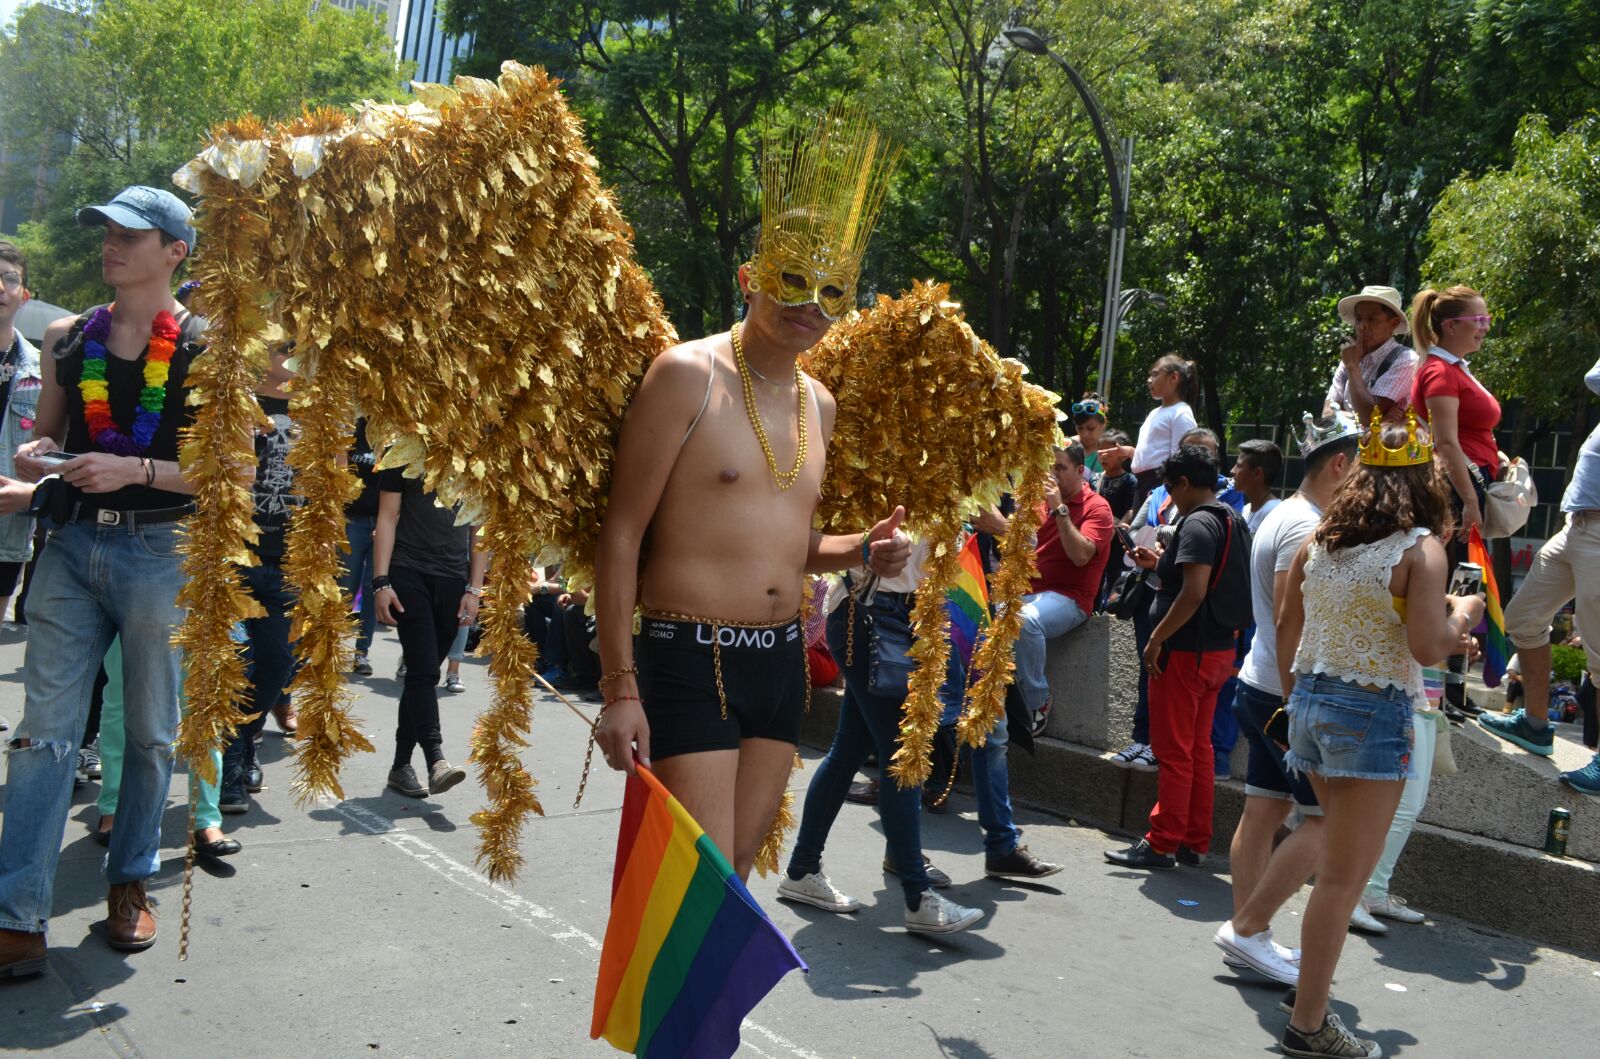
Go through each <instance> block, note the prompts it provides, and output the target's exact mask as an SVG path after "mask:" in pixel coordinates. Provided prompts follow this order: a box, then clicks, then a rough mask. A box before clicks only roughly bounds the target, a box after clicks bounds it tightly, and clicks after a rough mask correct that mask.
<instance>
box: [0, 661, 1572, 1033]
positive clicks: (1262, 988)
mask: <svg viewBox="0 0 1600 1059" xmlns="http://www.w3.org/2000/svg"><path fill="white" fill-rule="evenodd" d="M22 652H23V646H22V642H21V641H20V640H18V639H17V638H16V636H15V635H12V634H8V635H7V636H6V637H5V638H4V641H3V642H0V716H4V717H6V718H7V719H8V720H9V721H10V722H11V723H12V724H13V725H15V724H16V722H17V720H18V718H19V716H20V714H21V701H22V690H21V683H20V674H19V672H18V670H19V669H20V666H21V661H22ZM398 657H399V648H398V644H397V641H396V640H395V639H394V637H393V635H392V634H390V633H384V634H382V635H380V638H379V642H378V645H377V647H376V649H375V651H374V657H373V661H374V664H375V666H376V667H377V670H378V676H376V677H374V678H371V679H368V680H365V681H362V682H361V683H360V697H361V698H360V701H361V708H360V713H361V714H362V716H363V717H364V718H365V720H366V723H367V730H368V733H369V735H371V736H372V738H373V741H374V743H376V744H377V745H378V747H379V751H378V753H376V754H369V755H365V756H363V757H362V758H360V759H358V760H356V761H354V762H351V763H350V764H349V765H348V766H347V768H346V771H345V785H346V792H347V794H348V795H349V798H348V800H346V801H344V802H339V803H335V802H333V801H327V802H324V803H323V804H320V805H317V806H315V807H312V808H311V809H310V810H309V811H302V810H299V809H296V808H295V807H294V805H293V803H292V801H291V799H290V796H289V791H288V780H289V777H290V770H289V767H288V764H287V762H286V760H285V755H286V753H287V749H288V744H287V743H286V741H285V740H283V739H282V738H280V737H279V736H277V735H276V734H269V735H268V736H267V739H266V741H265V743H264V744H263V751H264V753H263V758H264V762H265V767H266V770H267V782H268V785H269V787H268V790H266V791H265V792H264V793H263V794H261V795H260V796H259V801H258V804H257V807H256V808H255V809H254V810H253V811H252V812H251V813H250V814H249V815H248V816H244V817H230V818H227V820H226V823H225V827H226V829H227V830H228V831H229V832H230V834H232V835H233V836H234V837H236V838H238V839H239V840H240V841H241V842H243V843H244V851H243V852H242V853H241V854H239V855H238V856H236V857H234V858H232V859H231V860H229V861H227V862H226V864H225V866H224V867H223V868H221V869H220V870H213V871H211V872H208V873H204V874H201V873H197V876H196V882H195V889H194V929H193V934H192V936H191V939H190V958H189V960H188V961H187V962H185V963H180V962H178V959H177V951H178V922H179V912H180V908H181V903H182V902H181V893H182V889H181V884H182V866H183V861H182V856H181V851H180V850H181V841H182V838H183V834H184V827H185V823H186V821H185V811H184V809H183V807H182V802H181V794H182V791H183V783H184V781H183V779H182V777H177V778H175V781H174V785H173V790H174V798H173V800H172V802H171V809H170V811H169V813H168V815H167V829H166V831H165V834H164V837H165V840H166V844H167V846H168V847H169V850H170V855H169V857H168V859H167V862H166V864H165V865H164V867H163V871H162V873H161V875H160V876H159V877H158V878H157V879H156V880H155V884H154V887H153V892H154V893H155V894H156V895H157V896H158V898H159V899H160V901H161V920H160V923H161V937H160V940H159V941H158V942H157V944H156V946H155V947H154V948H153V949H151V950H150V951H148V952H146V953H142V954H139V955H135V956H131V957H123V956H121V955H118V954H115V953H112V952H111V951H110V950H109V949H108V948H107V947H106V946H105V944H104V942H103V941H102V940H101V936H100V935H101V928H100V926H99V920H100V919H101V917H102V916H103V914H104V892H105V891H104V886H103V883H102V882H101V880H100V876H99V873H98V865H99V861H100V856H101V852H102V851H101V849H100V847H98V846H96V845H95V844H94V843H93V841H92V840H91V838H90V837H89V834H88V829H89V827H90V826H92V824H93V822H94V820H95V818H96V813H95V810H94V808H93V804H92V802H93V797H94V795H95V792H96V788H94V787H93V786H90V787H89V788H87V789H85V790H82V791H80V792H78V794H77V796H76V797H75V799H74V804H73V810H72V814H71V819H70V821H69V823H68V827H67V833H66V836H65V839H64V845H63V850H64V852H63V854H62V859H61V869H60V874H59V876H58V878H57V884H56V918H55V919H54V921H53V923H52V932H51V952H50V968H49V972H48V973H47V974H46V975H45V976H44V977H43V978H35V979H32V980H28V981H24V982H20V983H9V984H0V1048H4V1049H6V1050H8V1051H46V1050H49V1051H51V1052H53V1053H54V1054H59V1055H62V1056H85V1057H100V1056H106V1055H113V1056H150V1057H160V1059H167V1057H187V1056H195V1057H213V1056H229V1057H235V1056H237V1057H254V1056H267V1057H272V1056H297V1057H298V1056H363V1055H367V1056H370V1055H379V1056H391V1057H400V1056H426V1057H438V1056H478V1055H495V1054H504V1055H517V1056H529V1057H557V1059H567V1057H583V1056H596V1057H598V1056H605V1055H610V1054H614V1053H612V1052H611V1050H610V1049H609V1048H608V1047H607V1046H606V1045H604V1044H599V1043H593V1042H590V1041H589V1040H588V1025H589V1009H590V1000H591V993H592V989H593V984H594V973H595V969H596V965H597V961H598V958H599V939H600V938H601V936H602V935H603V933H604V931H605V916H606V895H607V893H608V886H609V877H610V870H611V859H612V855H613V851H614V841H615V832H616V816H617V808H618V806H619V805H620V802H621V794H622V785H621V782H620V780H619V779H618V778H616V777H615V776H613V775H612V774H610V773H597V774H596V776H595V779H594V781H593V782H591V784H590V786H589V791H588V794H587V796H586V799H585V803H584V806H583V808H582V809H581V810H579V811H576V812H574V811H573V810H572V796H573V792H574V791H575V789H576V786H577V781H578V774H579V770H580V767H581V762H582V757H583V740H584V734H585V733H584V729H583V727H582V725H581V724H580V722H579V721H578V719H577V718H575V717H574V716H573V715H572V714H571V713H569V712H568V711H567V710H566V708H565V707H563V706H561V705H560V704H558V703H556V702H554V701H553V700H548V699H543V698H541V700H540V705H539V710H538V715H537V717H536V719H535V726H534V746H533V747H532V749H531V750H530V751H529V753H528V763H529V765H530V766H531V767H532V769H533V771H534V774H535V775H536V776H537V777H538V778H539V779H540V780H541V781H542V787H541V793H542V796H543V799H544V803H545V809H546V811H547V812H548V813H549V815H548V816H547V817H545V818H544V819H542V820H538V821H536V822H535V823H534V824H532V825H531V826H530V827H529V828H528V830H527V833H526V835H525V836H524V849H525V850H526V852H527V854H528V865H527V868H526V870H525V872H524V873H523V876H522V878H521V879H519V880H518V881H517V882H516V883H514V884H512V885H508V886H493V885H491V884H489V883H488V882H487V881H486V880H485V879H484V878H483V876H482V875H480V874H479V873H478V872H477V871H475V870H474V867H473V858H474V852H475V846H476V833H475V831H474V830H473V828H472V826H471V824H470V823H469V822H468V815H469V814H470V813H471V812H472V811H473V810H475V809H476V808H478V806H479V805H480V804H481V803H480V801H479V792H478V791H477V790H476V787H475V784H474V782H473V781H469V782H468V783H467V784H464V785H462V786H461V787H458V788H456V789H455V790H453V791H451V792H449V793H448V794H446V795H444V796H442V797H440V798H438V799H429V800H424V801H411V800H409V799H405V798H402V797H399V796H398V795H395V794H393V793H392V792H385V791H384V789H383V780H384V775H385V772H386V770H387V767H388V761H389V759H388V753H389V750H390V748H391V746H392V742H391V740H392V723H393V716H394V702H395V696H396V694H397V685H396V684H395V682H394V681H393V679H392V677H393V673H394V669H395V665H396V663H397V661H398ZM484 667H485V663H484V662H483V661H481V660H476V659H474V660H471V661H469V662H468V664H467V667H466V670H465V677H466V680H467V685H468V691H467V693H466V694H463V695H456V696H447V697H445V698H444V701H443V709H444V717H445V736H446V743H445V745H446V751H447V753H448V754H450V755H451V756H452V758H453V759H455V760H460V759H462V758H464V757H465V747H466V738H467V734H468V732H469V730H470V726H471V723H472V719H473V716H474V715H475V714H476V712H477V711H478V710H479V709H481V708H482V707H483V705H484V704H485V703H486V701H487V679H486V678H487V674H486V670H485V668H484ZM590 709H592V707H590ZM268 727H269V729H271V728H273V727H274V726H272V725H271V724H270V723H269V726H268ZM806 756H807V758H808V763H812V764H814V763H815V760H816V758H817V755H816V754H815V753H814V752H808V754H807V755H806ZM419 760H420V755H419ZM804 777H805V774H802V782H804ZM952 802H953V805H954V806H955V810H956V811H955V812H952V813H951V814H949V815H947V816H942V817H926V818H925V820H926V825H925V831H924V835H925V840H926V847H927V850H928V852H929V854H930V855H931V856H932V857H933V859H934V861H935V863H937V864H938V865H939V866H940V867H942V868H944V869H945V870H947V871H948V872H949V873H950V875H951V876H952V877H954V878H955V879H956V880H957V882H956V886H955V887H954V889H953V890H952V891H951V892H950V893H951V896H952V897H953V898H954V899H955V900H957V901H959V902H961V903H964V904H968V905H973V906H976V907H979V908H982V909H983V910H984V911H985V913H986V915H985V919H984V921H983V922H982V924H981V925H980V927H979V928H978V929H977V930H975V931H973V932H970V933H968V934H963V935H959V936H956V937H954V938H952V939H949V940H947V941H944V942H932V941H928V940H925V939H921V938H916V937H913V936H909V935H907V934H906V933H905V932H904V931H903V930H902V928H901V913H902V909H903V904H902V902H901V901H900V898H899V887H898V885H896V884H894V880H893V879H891V878H889V877H886V876H884V875H882V874H881V873H880V871H879V862H880V859H881V857H882V839H881V836H880V834H879V832H878V825H877V821H876V816H875V814H874V813H873V812H872V811H871V810H869V809H864V808H862V807H859V806H846V808H845V811H844V813H843V814H842V816H841V817H840V820H839V823H838V825H837V828H836V830H835V833H834V836H833V837H834V841H833V843H832V845H831V846H830V848H829V854H828V858H827V869H828V871H829V874H830V875H831V876H832V878H833V879H834V881H835V882H836V883H837V884H838V885H839V886H840V887H842V888H843V889H845V890H846V891H848V892H850V893H853V894H855V895H856V896H858V897H860V898H862V899H863V901H864V903H865V907H864V908H863V910H862V911H861V912H860V914H858V915H856V916H853V917H835V916H830V915H827V914H825V913H821V912H815V911H812V910H810V909H796V908H795V907H793V906H789V905H785V904H782V903H780V902H778V901H776V900H774V896H773V895H774V892H775V882H774V881H773V880H761V879H756V880H755V881H754V882H753V885H752V890H753V892H754V893H755V895H756V897H757V899H758V900H760V901H761V902H762V903H763V905H764V906H765V907H766V908H767V909H768V911H769V912H770V913H771V915H772V916H773V918H774V920H775V921H776V922H777V924H778V925H779V927H781V928H782V929H783V930H784V931H785V932H787V933H788V934H789V935H790V936H791V937H792V938H793V939H794V941H795V944H796V946H797V947H798V948H799V950H800V952H801V954H802V955H803V956H804V957H805V959H806V960H807V961H808V962H809V963H810V965H811V972H810V974H809V975H805V976H801V975H791V976H790V977H788V978H786V979H785V980H784V981H783V982H781V983H780V984H779V986H778V988H777V989H776V990H775V991H774V992H773V994H772V995H771V996H770V997H769V998H768V999H767V1001H766V1002H765V1003H764V1004H762V1005H761V1006H760V1007H759V1008H758V1009H757V1010H756V1011H755V1012H754V1016H753V1020H754V1021H753V1022H752V1023H747V1024H746V1027H745V1033H744V1038H745V1041H746V1046H745V1048H744V1050H743V1051H742V1052H741V1053H740V1054H741V1055H748V1056H765V1057H772V1059H780V1057H781V1059H821V1057H827V1059H834V1057H846V1056H862V1057H890V1056H893V1057H921V1056H930V1057H932V1056H948V1057H953V1059H981V1057H988V1056H993V1057H1004V1059H1013V1057H1035V1056H1038V1057H1046V1056H1048V1057H1060V1056H1091V1055H1092V1056H1162V1057H1167V1056H1183V1057H1185V1059H1198V1057H1212V1056H1217V1057H1222V1056H1241V1055H1242V1056H1250V1055H1257V1054H1276V1049H1275V1041H1276V1035H1277V1034H1278V1032H1279V1031H1280V1030H1281V1028H1282V1026H1283V1024H1284V1021H1285V1019H1286V1016H1284V1015H1282V1014H1280V1013H1279V1012H1278V1010H1277V1003H1278V1000H1279V997H1280V995H1281V991H1280V990H1279V989H1277V988H1275V987H1269V986H1266V985H1263V984H1259V983H1253V982H1248V981H1244V980H1242V979H1240V978H1238V977H1236V976H1235V975H1234V974H1233V973H1231V972H1229V971H1228V970H1227V969H1226V968H1224V967H1223V966H1222V963H1221V960H1220V958H1219V955H1220V954H1219V951H1218V950H1217V949H1216V948H1215V947H1214V946H1213V945H1212V944H1211V940H1210V939H1211V933H1212V931H1213V930H1214V929H1215V926H1216V924H1217V923H1218V922H1220V921H1221V920H1222V919H1223V918H1225V917H1226V915H1227V914H1228V909H1229V907H1230V906H1229V891H1228V883H1227V879H1226V877H1225V876H1222V875H1218V874H1215V873H1214V872H1212V871H1207V870H1180V871H1178V872H1174V873H1169V874H1161V875H1156V876H1150V877H1147V876H1145V875H1143V874H1137V873H1131V872H1125V871H1121V870H1117V869H1114V868H1112V867H1111V866H1110V865H1108V864H1106V863H1105V862H1104V861H1103V860H1102V859H1101V856H1100V853H1101V850H1102V849H1104V848H1107V847H1108V846H1109V845H1110V844H1111V842H1112V841H1115V840H1114V839H1112V838H1108V836H1106V835H1104V834H1102V833H1101V832H1098V831H1095V830H1092V829H1088V828H1083V827H1078V826H1074V825H1073V824H1071V823H1070V822H1069V821H1064V820H1059V819H1055V818H1050V817H1046V816H1042V815H1038V814H1027V813H1024V814H1023V818H1022V822H1023V825H1024V826H1025V827H1026V829H1027V832H1028V834H1027V839H1026V841H1027V842H1028V843H1029V844H1030V845H1031V846H1032V848H1033V849H1034V850H1035V851H1036V852H1037V853H1039V854H1041V855H1042V856H1044V857H1046V858H1047V859H1051V860H1057V861H1062V862H1065V863H1066V864H1067V869H1066V871H1064V872H1062V873H1061V874H1060V875H1057V876H1055V877H1054V878H1053V879H1051V880H1049V882H1050V883H1051V885H1032V886H1030V885H1019V884H1009V885H1001V884H998V883H995V882H991V881H986V880H985V879H984V878H983V858H982V847H981V842H980V833H979V831H978V828H977V824H976V822H975V820H974V813H973V803H972V801H971V799H970V798H967V797H962V796H960V795H959V794H958V795H956V796H955V797H954V798H953V799H952ZM8 823H9V821H8ZM1459 885H1461V886H1465V887H1471V886H1472V885H1473V882H1472V880H1471V879H1461V880H1460V881H1459ZM1417 903H1418V904H1422V905H1424V906H1425V902H1421V901H1418V902H1417ZM1302 907H1303V895H1302V900H1299V901H1297V902H1296V903H1294V904H1292V905H1291V906H1290V909H1291V912H1293V911H1298V910H1299V909H1301V908H1302ZM1573 911H1574V914H1593V912H1594V910H1592V909H1591V910H1587V912H1585V911H1584V910H1579V909H1574V910H1573ZM1297 923H1298V919H1297V918H1296V916H1295V915H1293V914H1290V913H1285V914H1284V915H1282V916H1281V917H1280V923H1279V926H1278V934H1279V940H1281V941H1283V942H1285V943H1287V944H1293V943H1294V940H1295V935H1296V934H1297ZM1335 988H1336V995H1337V996H1338V997H1339V998H1340V1003H1339V1004H1338V1010H1339V1011H1340V1012H1341V1013H1342V1014H1343V1015H1344V1017H1345V1020H1346V1022H1347V1023H1358V1024H1359V1025H1360V1027H1361V1028H1362V1030H1364V1031H1366V1032H1367V1033H1369V1034H1370V1035H1373V1036H1376V1037H1377V1038H1378V1039H1379V1040H1380V1041H1381V1042H1382V1044H1383V1046H1384V1048H1385V1050H1386V1052H1387V1054H1389V1055H1400V1056H1427V1057H1435V1056H1438V1057H1450V1059H1460V1057H1487V1056H1507V1055H1510V1056H1522V1055H1529V1056H1535V1055H1537V1056H1545V1055H1549V1056H1554V1055H1566V1054H1572V1055H1582V1054H1592V1049H1593V1047H1594V1041H1595V1040H1596V1039H1597V1038H1600V963H1596V962H1593V961H1589V960H1585V959H1581V958H1578V957H1576V956H1573V955H1571V954H1568V953H1564V952H1560V951H1554V950H1551V949H1548V948H1543V947H1540V946H1537V945H1534V944H1532V943H1529V942H1526V941H1523V940H1520V939H1518V938H1514V937H1504V936H1497V935H1492V934H1486V933H1483V932H1480V931H1476V930H1471V929H1467V928H1465V927H1463V926H1460V925H1457V924H1454V923H1434V924H1430V925H1428V926H1425V927H1403V926H1401V927H1396V928H1395V930H1394V932H1393V933H1392V934H1391V935H1390V936H1389V937H1388V938H1384V939H1378V940H1368V939H1364V938H1358V937H1351V939H1350V941H1349V944H1348V945H1347V947H1346V949H1345V958H1344V962H1343V964H1342V966H1341V968H1340V975H1339V981H1338V983H1337V985H1336V987H1335Z"/></svg>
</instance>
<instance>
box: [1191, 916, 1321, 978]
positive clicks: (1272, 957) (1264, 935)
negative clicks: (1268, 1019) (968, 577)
mask: <svg viewBox="0 0 1600 1059" xmlns="http://www.w3.org/2000/svg"><path fill="white" fill-rule="evenodd" d="M1211 940H1212V941H1214V942H1216V943H1217V946H1218V947H1219V948H1221V949H1222V951H1223V952H1226V953H1227V954H1228V955H1230V956H1232V957H1234V958H1235V959H1237V960H1240V961H1241V962H1243V963H1244V964H1245V966H1247V967H1249V968H1250V969H1251V970H1252V971H1255V972H1256V973H1257V974H1263V975H1266V976H1267V977H1268V978H1270V979H1272V980H1273V981H1274V982H1282V983H1283V984H1284V985H1299V984H1300V968H1299V967H1297V966H1296V965H1294V964H1292V963H1290V962H1289V961H1288V960H1286V959H1284V958H1283V957H1282V956H1280V955H1278V949H1277V947H1275V946H1274V945H1273V942H1272V933H1271V931H1267V930H1263V931H1262V932H1261V933H1259V934H1252V935H1250V936H1249V937H1244V936H1242V935H1240V934H1238V933H1237V932H1236V931H1235V930H1234V929H1233V922H1232V921H1231V920H1230V921H1229V922H1227V923H1224V924H1222V926H1220V927H1218V928H1217V933H1216V934H1215V935H1214V936H1213V937H1212V939H1211Z"/></svg>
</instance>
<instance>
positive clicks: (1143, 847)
mask: <svg viewBox="0 0 1600 1059" xmlns="http://www.w3.org/2000/svg"><path fill="white" fill-rule="evenodd" d="M1106 860H1108V861H1110V862H1111V863H1112V864H1120V865H1122V866H1123V867H1124V868H1147V869H1150V870H1152V871H1172V870H1173V869H1175V868H1176V867H1177V866H1178V862H1177V860H1176V859H1175V858H1174V857H1173V856H1172V854H1170V853H1157V852H1156V851H1155V849H1154V848H1152V847H1151V845H1150V843H1149V841H1148V840H1146V839H1142V838H1141V839H1140V840H1139V841H1137V842H1135V843H1134V844H1133V845H1131V846H1129V847H1128V848H1127V849H1108V850H1106Z"/></svg>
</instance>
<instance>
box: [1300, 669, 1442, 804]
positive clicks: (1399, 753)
mask: <svg viewBox="0 0 1600 1059" xmlns="http://www.w3.org/2000/svg"><path fill="white" fill-rule="evenodd" d="M1411 710H1412V702H1411V695H1410V693H1409V692H1407V691H1406V690H1405V689H1404V688H1384V689H1382V690H1381V691H1371V690H1369V689H1367V688H1363V687H1361V686H1360V685H1357V684H1352V683H1350V682H1349V681H1346V680H1336V679H1335V678H1333V677H1326V676H1321V675H1318V674H1311V675H1302V676H1301V677H1300V678H1299V679H1298V680H1296V681H1295V685H1294V694H1293V695H1291V696H1290V697H1289V753H1288V754H1287V755H1286V756H1285V759H1284V764H1285V766H1286V767H1288V768H1289V769H1290V770H1291V771H1294V772H1310V773H1314V774H1315V775H1318V776H1324V777H1330V778H1331V777H1348V778H1350V779H1362V780H1404V779H1410V778H1411V777H1413V776H1415V775H1416V774H1417V773H1416V769H1415V768H1413V767H1412V763H1411V750H1412V745H1413V743H1412V731H1411V724H1412V721H1411Z"/></svg>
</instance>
